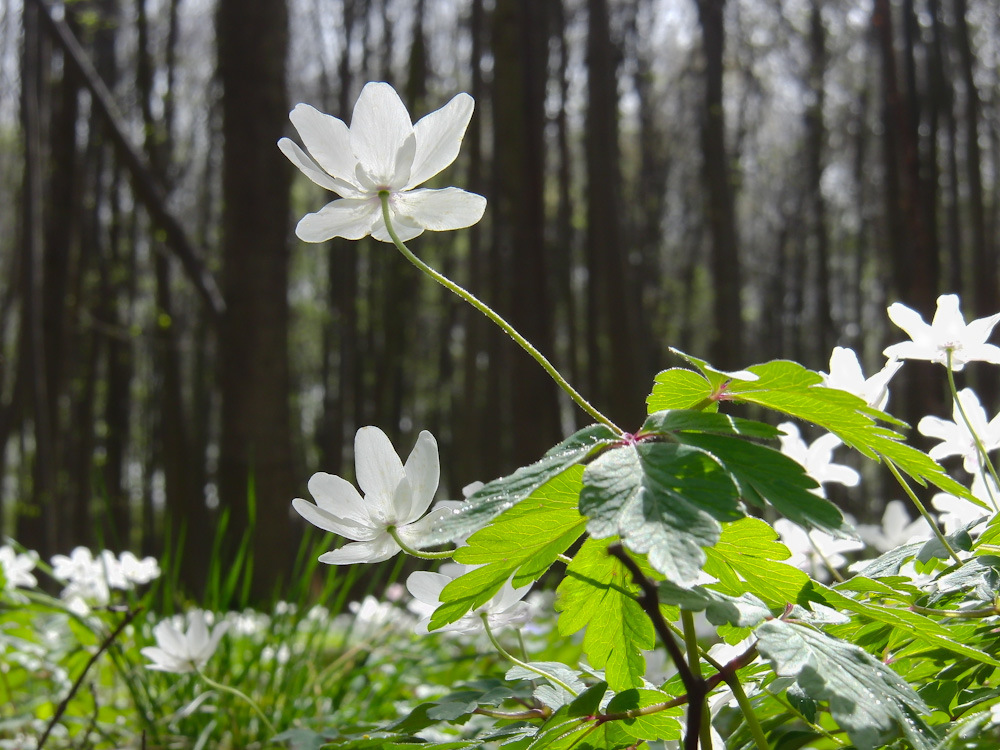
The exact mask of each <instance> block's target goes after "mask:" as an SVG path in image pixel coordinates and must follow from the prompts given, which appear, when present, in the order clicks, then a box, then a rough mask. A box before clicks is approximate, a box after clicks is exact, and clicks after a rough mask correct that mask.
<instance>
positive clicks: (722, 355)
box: [696, 0, 745, 369]
mask: <svg viewBox="0 0 1000 750" xmlns="http://www.w3.org/2000/svg"><path fill="white" fill-rule="evenodd" d="M696 1H697V5H698V19H699V21H700V23H701V40H702V55H703V56H704V64H705V71H704V75H705V83H704V86H705V98H704V106H703V109H702V123H701V151H702V175H703V179H704V183H705V198H704V201H705V218H706V224H707V225H708V231H709V239H710V244H711V261H710V262H711V269H712V283H713V294H714V296H713V307H712V309H713V313H714V321H713V326H714V327H713V330H712V343H711V345H710V347H709V350H710V356H711V359H712V362H713V363H714V364H715V365H716V366H717V367H722V368H727V369H728V368H730V367H732V368H736V367H741V366H743V365H744V364H745V363H744V362H743V357H744V355H743V309H742V304H741V302H740V297H741V292H742V284H743V275H742V271H741V267H740V252H739V237H738V235H737V232H736V209H735V199H734V196H733V174H732V166H731V165H730V163H729V158H728V156H727V154H728V151H727V149H726V117H725V106H724V103H725V100H724V98H723V87H722V85H723V84H722V79H723V72H724V59H725V0H696Z"/></svg>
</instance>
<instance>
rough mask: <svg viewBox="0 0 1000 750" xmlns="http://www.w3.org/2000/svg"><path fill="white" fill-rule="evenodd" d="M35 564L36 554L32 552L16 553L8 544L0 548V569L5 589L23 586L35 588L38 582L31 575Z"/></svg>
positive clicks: (36, 560)
mask: <svg viewBox="0 0 1000 750" xmlns="http://www.w3.org/2000/svg"><path fill="white" fill-rule="evenodd" d="M37 562H38V553H37V552H35V551H34V550H28V551H27V552H16V551H15V550H14V548H13V547H11V546H10V545H9V544H5V545H3V546H2V547H0V568H3V575H4V578H5V579H6V581H7V583H6V588H7V589H13V588H15V587H17V586H23V587H24V588H29V589H30V588H34V587H35V586H37V585H38V580H37V579H36V578H35V576H34V575H32V573H31V571H32V570H34V569H35V565H36V563H37Z"/></svg>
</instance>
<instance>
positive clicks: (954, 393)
mask: <svg viewBox="0 0 1000 750" xmlns="http://www.w3.org/2000/svg"><path fill="white" fill-rule="evenodd" d="M951 359H952V352H951V349H948V363H947V366H946V368H945V369H947V370H948V387H949V388H950V389H951V398H952V400H953V401H954V402H955V405H956V406H957V407H958V413H959V414H961V415H962V421H964V422H965V426H966V427H968V428H969V434H970V435H972V439H973V440H974V441H975V443H976V450H977V451H978V452H979V455H980V457H981V458H982V459H983V465H984V466H985V467H986V469H987V470H988V471H989V473H990V476H991V477H992V478H993V481H994V482H996V486H997V487H1000V478H998V477H997V470H996V468H995V467H994V466H993V462H992V461H991V460H990V457H989V454H988V453H987V452H986V446H985V445H983V441H982V440H981V439H980V438H979V435H978V434H977V433H976V430H975V428H973V426H972V421H971V420H970V419H969V415H968V414H966V413H965V407H964V406H962V399H960V398H959V397H958V388H957V387H956V386H955V373H954V372H952V369H951ZM985 484H986V492H987V493H988V494H989V496H990V502H991V503H993V510H995V511H997V510H1000V504H998V503H997V499H996V497H995V496H994V494H993V487H991V486H990V483H989V482H986V483H985Z"/></svg>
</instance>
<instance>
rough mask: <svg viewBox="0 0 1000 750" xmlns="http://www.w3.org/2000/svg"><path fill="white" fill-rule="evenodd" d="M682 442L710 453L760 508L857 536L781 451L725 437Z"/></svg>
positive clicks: (686, 438) (693, 436)
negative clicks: (767, 506)
mask: <svg viewBox="0 0 1000 750" xmlns="http://www.w3.org/2000/svg"><path fill="white" fill-rule="evenodd" d="M678 440H680V441H681V442H683V443H685V444H687V445H693V446H695V447H698V448H701V449H702V450H705V451H707V452H709V453H710V454H711V455H712V456H713V457H714V458H715V460H716V461H718V462H719V463H720V464H721V465H722V467H723V468H725V469H726V470H727V471H729V472H730V473H731V474H732V476H733V478H734V479H735V480H736V483H737V485H738V486H739V488H740V494H741V495H742V496H743V498H744V499H745V500H746V501H747V502H748V503H750V504H751V505H754V506H756V507H758V508H764V507H766V505H767V504H770V505H771V507H773V508H774V509H775V510H776V511H778V512H779V513H780V514H781V515H783V516H784V517H785V518H787V519H789V520H790V521H794V522H795V523H797V524H799V525H800V526H804V527H805V528H807V529H809V528H815V529H820V530H821V531H825V532H826V533H828V534H832V535H834V536H839V537H851V538H853V536H854V534H853V533H852V531H851V528H850V526H849V525H848V524H847V522H846V521H844V516H843V514H842V513H841V512H840V510H839V509H838V508H837V506H836V505H834V504H833V503H831V502H830V501H829V500H827V499H826V498H823V497H820V496H819V495H816V494H814V493H813V492H810V490H812V489H815V488H816V487H818V486H819V485H818V484H817V483H816V481H815V480H814V479H813V478H812V477H810V476H809V475H808V474H806V471H805V469H804V468H803V467H802V466H801V465H800V464H799V463H798V462H797V461H795V460H793V459H791V458H789V457H788V456H786V455H785V454H783V453H781V452H780V451H777V450H774V449H773V448H769V447H767V446H764V445H758V444H757V443H751V442H748V441H746V440H738V439H736V438H731V437H725V436H721V435H700V434H692V433H682V434H680V435H678Z"/></svg>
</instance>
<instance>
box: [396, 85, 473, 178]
mask: <svg viewBox="0 0 1000 750" xmlns="http://www.w3.org/2000/svg"><path fill="white" fill-rule="evenodd" d="M475 106H476V104H475V101H474V100H473V98H472V97H471V96H469V95H468V94H464V93H463V94H458V95H457V96H455V97H454V98H452V100H451V101H450V102H448V103H447V104H446V105H444V106H443V107H441V109H439V110H437V111H435V112H431V113H430V114H429V115H427V116H426V117H422V118H421V119H420V120H419V121H418V122H417V124H416V125H414V126H413V130H414V132H415V133H416V136H417V152H416V155H415V156H414V159H413V168H412V170H411V171H410V181H409V183H408V184H407V186H406V187H407V189H410V188H414V187H416V186H417V185H421V184H423V183H424V182H426V181H427V180H429V179H430V178H431V177H433V176H434V175H436V174H437V173H438V172H440V171H441V170H442V169H444V168H445V167H447V166H448V165H450V164H451V163H452V162H453V161H455V159H456V157H457V156H458V152H459V149H460V148H461V147H462V138H464V137H465V131H466V129H467V128H468V127H469V121H470V120H471V119H472V112H473V110H474V109H475Z"/></svg>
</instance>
